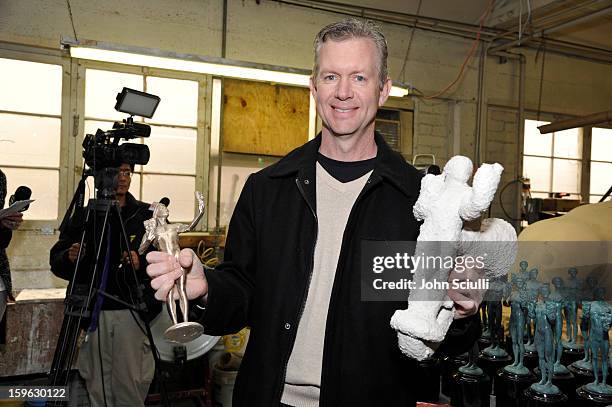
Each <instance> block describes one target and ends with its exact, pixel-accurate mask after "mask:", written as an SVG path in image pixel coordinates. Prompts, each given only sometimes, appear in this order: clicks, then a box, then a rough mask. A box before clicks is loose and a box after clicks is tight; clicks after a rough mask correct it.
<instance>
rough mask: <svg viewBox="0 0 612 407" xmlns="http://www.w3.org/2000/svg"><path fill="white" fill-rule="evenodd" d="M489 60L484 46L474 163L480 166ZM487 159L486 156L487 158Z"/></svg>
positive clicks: (479, 63)
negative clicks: (487, 62)
mask: <svg viewBox="0 0 612 407" xmlns="http://www.w3.org/2000/svg"><path fill="white" fill-rule="evenodd" d="M486 59H487V49H486V47H485V45H484V44H482V48H481V52H480V60H479V61H478V104H477V107H476V138H475V140H474V150H475V151H474V162H476V165H478V164H479V163H480V162H481V155H482V154H481V150H482V146H481V140H482V136H481V133H482V120H483V114H482V112H483V109H484V98H485V90H484V88H485V79H484V77H485V66H486ZM485 159H486V156H485Z"/></svg>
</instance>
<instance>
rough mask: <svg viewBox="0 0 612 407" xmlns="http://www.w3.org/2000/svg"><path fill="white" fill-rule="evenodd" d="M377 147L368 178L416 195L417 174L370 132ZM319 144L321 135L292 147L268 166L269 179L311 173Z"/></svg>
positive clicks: (378, 137) (417, 186)
mask: <svg viewBox="0 0 612 407" xmlns="http://www.w3.org/2000/svg"><path fill="white" fill-rule="evenodd" d="M374 141H375V142H376V147H377V149H378V153H377V156H376V157H377V159H376V164H375V166H374V172H373V173H372V176H371V178H372V179H373V180H376V179H377V178H383V179H385V180H387V181H389V182H391V183H392V184H393V185H394V186H395V187H397V188H398V189H399V190H400V191H402V192H403V193H404V194H405V195H407V196H409V197H414V198H416V197H417V196H418V194H419V189H420V173H419V172H418V171H417V170H416V169H415V168H414V167H413V166H412V165H410V164H408V163H406V160H405V159H404V158H403V157H402V156H401V155H400V154H399V153H397V152H395V151H393V150H391V148H390V147H389V145H388V144H387V142H386V141H385V140H384V138H383V137H382V136H381V135H380V134H379V133H378V132H375V133H374ZM320 146H321V134H320V133H319V135H317V136H316V137H315V138H314V139H313V140H310V141H309V142H308V143H306V144H304V145H303V146H301V147H298V148H297V149H295V150H293V151H292V152H290V153H289V154H287V155H286V156H285V157H283V158H282V159H281V160H280V161H279V162H277V163H276V164H275V165H273V166H272V167H271V168H270V172H269V173H268V175H269V176H270V177H271V178H280V177H287V176H290V175H293V174H296V173H306V174H313V173H314V168H315V163H316V161H317V153H318V152H319V147H320Z"/></svg>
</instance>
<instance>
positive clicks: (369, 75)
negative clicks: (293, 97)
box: [310, 38, 391, 137]
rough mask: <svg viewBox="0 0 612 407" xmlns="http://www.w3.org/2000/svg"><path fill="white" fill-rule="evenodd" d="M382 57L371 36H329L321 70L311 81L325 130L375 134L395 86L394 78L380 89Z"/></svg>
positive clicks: (339, 133) (321, 51) (323, 47)
mask: <svg viewBox="0 0 612 407" xmlns="http://www.w3.org/2000/svg"><path fill="white" fill-rule="evenodd" d="M378 60H379V57H378V52H377V50H376V45H375V44H374V41H372V40H370V39H367V38H353V39H348V40H344V41H332V40H328V41H327V42H325V43H323V45H321V48H320V49H319V72H318V74H317V76H316V78H314V80H311V81H310V91H311V92H312V95H313V97H314V99H315V101H316V103H317V112H318V113H319V116H320V117H321V120H322V121H323V132H324V133H327V135H331V136H336V137H337V136H352V135H355V136H357V137H360V136H362V135H364V134H369V133H370V132H371V133H372V134H373V132H374V119H375V118H376V112H377V110H378V107H379V106H382V105H383V104H384V103H385V101H386V100H387V97H388V96H389V91H390V90H391V81H390V80H388V81H386V82H385V85H384V86H383V89H382V90H381V89H380V80H379V74H378Z"/></svg>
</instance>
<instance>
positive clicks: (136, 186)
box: [130, 173, 163, 201]
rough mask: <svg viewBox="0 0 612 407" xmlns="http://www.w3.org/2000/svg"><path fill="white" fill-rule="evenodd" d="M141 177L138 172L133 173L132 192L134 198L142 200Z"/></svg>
mask: <svg viewBox="0 0 612 407" xmlns="http://www.w3.org/2000/svg"><path fill="white" fill-rule="evenodd" d="M140 177H141V175H140V174H138V173H134V174H132V182H131V183H130V194H132V195H134V198H136V199H138V200H139V201H142V198H141V196H140ZM162 198H163V197H162Z"/></svg>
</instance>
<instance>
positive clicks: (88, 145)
mask: <svg viewBox="0 0 612 407" xmlns="http://www.w3.org/2000/svg"><path fill="white" fill-rule="evenodd" d="M159 101H160V98H159V96H155V95H151V94H149V93H145V92H140V91H137V90H134V89H130V88H123V90H122V91H121V92H120V93H118V94H117V103H116V104H115V110H117V111H119V112H123V113H128V114H129V115H130V117H128V118H127V119H124V120H123V122H122V123H119V122H115V123H114V124H113V129H112V130H108V131H103V130H100V129H98V131H96V134H95V135H94V134H87V135H86V136H85V140H83V158H84V159H85V163H86V164H87V165H88V166H89V167H90V168H92V169H93V170H94V172H96V171H99V170H102V169H104V168H107V167H118V166H120V165H121V164H123V163H127V164H131V165H136V164H142V165H144V164H146V163H148V162H149V157H150V152H149V147H147V146H146V145H144V144H135V143H123V144H121V145H120V144H119V141H120V140H121V139H125V140H131V139H134V138H137V137H149V136H150V135H151V127H149V126H147V125H146V124H143V123H134V119H133V116H134V115H138V116H143V117H147V118H151V117H153V114H154V113H155V109H157V105H158V104H159Z"/></svg>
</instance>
